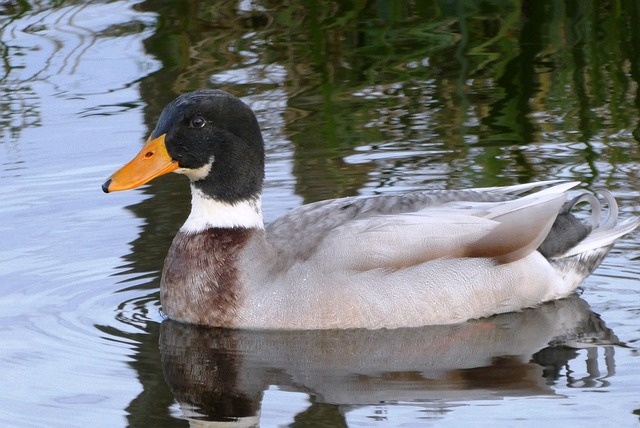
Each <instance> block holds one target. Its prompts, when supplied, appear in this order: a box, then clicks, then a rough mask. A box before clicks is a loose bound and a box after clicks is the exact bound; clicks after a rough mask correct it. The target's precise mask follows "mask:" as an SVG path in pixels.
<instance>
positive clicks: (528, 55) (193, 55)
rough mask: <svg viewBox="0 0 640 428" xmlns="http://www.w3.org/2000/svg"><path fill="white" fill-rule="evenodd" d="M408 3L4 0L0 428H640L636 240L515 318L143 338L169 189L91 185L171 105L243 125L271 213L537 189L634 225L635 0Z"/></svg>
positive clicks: (178, 217) (167, 223) (178, 190)
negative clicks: (234, 424) (414, 195)
mask: <svg viewBox="0 0 640 428" xmlns="http://www.w3.org/2000/svg"><path fill="white" fill-rule="evenodd" d="M418 3H419V5H406V4H404V3H403V2H398V3H395V2H386V1H378V2H374V3H370V4H367V5H366V6H360V5H359V4H353V5H349V4H342V3H332V2H328V1H309V2H306V3H304V4H297V3H296V4H287V3H285V4H282V5H281V4H278V3H277V2H262V1H226V2H215V3H214V2H211V3H208V2H160V1H145V2H126V1H105V2H100V1H98V2H96V1H92V2H81V1H64V2H46V1H42V2H40V1H31V2H13V1H5V2H2V3H0V36H1V38H0V47H1V48H2V50H1V52H2V62H1V65H0V67H1V68H0V92H1V96H0V100H1V101H0V104H1V105H2V116H1V119H0V124H1V125H2V132H1V133H0V200H1V201H2V204H0V233H1V236H2V239H1V240H0V343H1V346H0V361H1V364H2V370H1V373H2V374H1V375H0V397H2V402H3V404H2V406H0V421H1V422H2V425H3V426H19V427H32V426H47V427H50V426H65V427H69V426H87V425H88V426H105V427H107V426H108V427H111V426H187V425H188V422H187V420H186V419H184V417H185V416H194V417H195V416H197V415H198V414H202V413H206V414H209V415H213V416H215V417H216V418H218V419H224V420H234V419H238V418H239V420H240V421H241V422H247V423H253V422H256V421H257V422H258V423H260V425H261V426H281V425H293V426H301V425H308V426H316V425H320V424H325V425H327V426H424V425H427V426H429V425H432V424H437V425H444V426H460V425H462V424H464V425H469V424H471V425H495V424H501V425H513V424H516V423H517V424H519V425H524V426H527V425H528V426H534V425H539V424H541V423H544V424H549V425H563V426H579V425H584V424H585V423H591V424H604V423H607V424H611V425H617V426H635V425H637V424H638V418H639V415H640V399H639V398H638V391H639V390H640V375H639V374H638V370H637V366H638V360H637V358H638V350H637V345H638V341H639V340H640V323H639V322H638V315H640V294H639V290H640V288H639V286H640V283H639V282H640V281H638V278H640V252H639V250H638V248H640V247H639V244H640V234H639V233H638V232H635V233H633V234H631V235H629V236H627V237H625V238H624V239H622V240H621V242H620V243H619V244H618V245H617V246H616V247H615V248H614V250H613V251H612V253H611V255H610V256H609V257H608V258H607V259H606V261H605V262H604V264H603V265H602V266H601V267H600V268H599V269H598V270H597V271H596V273H595V274H594V275H593V276H592V277H591V278H589V280H588V281H587V282H586V283H585V285H584V287H583V289H582V294H581V296H574V297H572V298H571V299H568V300H564V301H561V302H556V303H551V304H549V305H545V306H543V307H541V308H538V309H535V310H527V311H524V312H523V313H521V314H506V315H504V316H500V317H495V318H492V319H489V320H479V321H475V322H470V323H466V324H463V325H458V326H445V327H437V328H423V329H413V330H411V329H410V330H402V331H397V332H385V331H381V332H366V331H365V332H358V331H355V332H320V333H317V332H316V333H309V332H303V333H250V332H230V331H225V330H202V329H198V328H188V327H184V326H179V325H175V324H173V323H170V322H165V323H162V317H161V316H160V312H159V309H160V305H159V297H158V276H159V270H160V269H161V267H162V262H163V258H164V255H165V254H166V250H167V248H168V246H169V244H170V242H171V239H172V237H173V235H174V234H175V232H176V230H177V228H178V227H179V226H180V225H181V223H182V221H184V219H185V217H186V214H187V211H188V206H189V196H188V194H187V191H186V190H187V186H186V183H185V182H184V180H183V179H181V177H173V176H172V177H166V178H162V179H159V180H157V181H156V182H154V183H152V184H151V185H149V186H147V187H145V188H143V189H140V190H136V191H131V192H123V193H118V194H113V195H108V196H107V195H104V194H103V193H102V192H101V190H100V185H101V183H102V181H103V180H104V179H105V178H106V177H108V176H109V175H110V174H111V173H112V172H113V171H114V170H115V169H117V168H118V167H119V166H121V165H122V164H123V162H125V161H127V160H128V159H129V158H130V157H131V155H133V154H134V153H135V152H137V149H138V148H139V147H140V145H141V144H142V142H143V141H144V139H145V138H146V136H147V135H148V134H149V132H150V130H151V129H152V127H153V125H154V122H155V119H156V118H157V116H158V114H159V112H160V111H161V109H162V107H163V106H164V105H165V104H166V103H167V102H168V101H169V100H171V99H172V98H174V97H175V96H176V95H177V94H179V93H182V92H184V91H186V90H191V89H195V88H200V87H220V88H224V89H227V90H229V91H231V92H233V93H235V94H237V95H239V96H242V97H243V99H244V100H245V101H247V102H248V103H249V104H251V106H252V107H253V108H254V110H255V111H256V113H257V116H258V119H259V121H260V123H261V126H262V128H263V131H264V136H265V140H266V141H267V155H268V164H267V183H266V191H265V196H264V203H265V207H264V211H265V217H266V220H267V221H269V220H272V219H274V218H276V217H277V216H278V215H280V214H282V213H283V212H285V211H286V210H287V209H289V208H291V207H295V206H298V205H300V204H301V203H308V202H312V201H315V200H320V199H324V198H333V197H338V196H346V195H356V194H361V195H370V194H382V193H391V192H399V191H405V190H410V189H421V188H463V187H471V186H489V185H506V184H512V183H517V182H525V181H531V180H542V179H548V178H564V179H572V180H573V179H575V180H580V181H582V182H583V183H585V184H584V186H585V187H587V188H591V189H597V188H598V187H601V186H606V187H608V188H610V189H611V190H612V191H613V192H614V193H615V194H616V196H617V197H618V198H619V200H620V203H621V210H622V212H623V214H625V215H631V214H633V213H637V210H638V209H637V207H638V206H640V196H639V194H638V188H639V181H640V180H639V178H638V165H639V162H640V148H639V144H638V141H639V138H640V131H639V124H638V117H639V115H638V106H639V105H640V103H639V102H638V82H639V81H640V71H639V70H640V69H639V68H638V66H639V64H640V56H639V54H638V51H637V49H636V48H635V47H636V46H639V45H640V31H639V30H638V27H637V22H638V19H639V18H640V16H639V14H640V11H639V6H638V5H637V4H636V2H635V1H618V2H613V1H611V2H607V1H604V2H602V1H600V2H595V1H594V2H576V3H571V4H568V5H565V4H564V2H561V1H551V0H548V1H544V2H527V3H521V2H519V1H511V2H491V1H483V2H481V1H478V2H452V1H440V2H436V1H427V2H418ZM187 344H189V346H187ZM188 402H190V403H197V404H198V405H196V406H193V405H188V404H187V403H188Z"/></svg>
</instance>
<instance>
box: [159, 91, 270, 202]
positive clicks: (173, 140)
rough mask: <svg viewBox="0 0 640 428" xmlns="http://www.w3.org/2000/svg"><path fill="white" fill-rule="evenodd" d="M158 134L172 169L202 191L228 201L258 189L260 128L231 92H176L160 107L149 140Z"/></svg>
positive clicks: (261, 177)
mask: <svg viewBox="0 0 640 428" xmlns="http://www.w3.org/2000/svg"><path fill="white" fill-rule="evenodd" d="M163 134H165V144H166V148H167V152H168V154H169V156H170V157H171V159H173V160H174V161H177V162H178V167H179V169H178V170H177V171H176V172H182V173H185V174H186V175H188V176H190V177H191V178H192V180H193V183H194V185H195V186H196V187H197V188H198V189H200V190H201V191H202V192H204V193H205V194H206V195H208V196H210V197H214V198H216V199H219V200H222V201H226V202H234V201H238V200H242V199H248V198H250V197H252V196H257V195H258V194H259V193H260V192H261V191H262V185H263V181H264V142H263V140H262V133H261V132H260V127H259V126H258V122H257V120H256V117H255V115H254V114H253V112H252V111H251V109H250V108H249V107H248V106H247V105H246V104H245V103H243V102H242V101H240V100H239V99H238V98H236V97H234V96H233V95H231V94H229V93H227V92H224V91H221V90H211V89H203V90H198V91H195V92H189V93H186V94H184V95H181V96H179V97H178V98H176V99H175V100H173V101H172V102H171V103H170V104H169V105H167V106H166V107H165V109H164V110H163V111H162V114H161V115H160V118H159V119H158V124H157V125H156V127H155V129H154V130H153V133H152V134H151V139H155V138H158V137H160V136H161V135H163ZM209 165H211V169H210V171H208V174H205V173H206V172H207V168H208V166H209ZM196 170H197V171H196ZM203 171H204V172H205V173H203ZM194 177H195V178H194Z"/></svg>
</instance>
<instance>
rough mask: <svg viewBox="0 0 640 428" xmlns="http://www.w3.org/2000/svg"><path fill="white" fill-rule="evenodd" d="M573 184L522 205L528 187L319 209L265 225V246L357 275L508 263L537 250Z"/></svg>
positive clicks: (348, 202)
mask: <svg viewBox="0 0 640 428" xmlns="http://www.w3.org/2000/svg"><path fill="white" fill-rule="evenodd" d="M542 184H545V183H542ZM575 184H576V183H564V184H560V185H556V186H553V187H550V188H547V189H544V190H543V191H540V192H537V193H533V194H531V195H527V196H525V197H521V198H518V197H517V195H518V194H520V193H522V192H524V191H526V190H530V189H531V188H533V187H535V185H527V186H526V189H524V188H523V187H525V186H522V185H518V186H511V187H505V188H491V189H472V190H464V191H431V192H415V193H409V194H406V195H402V196H378V197H371V198H344V199H336V200H332V201H323V202H319V203H316V204H310V205H306V206H302V207H300V208H297V209H295V210H292V211H291V212H289V213H288V214H287V215H285V216H283V217H281V218H280V219H278V220H277V221H276V222H274V223H272V224H271V225H269V226H268V227H267V239H268V240H269V242H270V243H271V245H273V246H274V247H275V248H276V249H277V250H278V251H279V252H280V254H281V256H282V258H285V259H288V260H290V261H291V262H294V261H300V260H309V259H315V260H316V263H318V264H331V265H333V266H335V267H340V268H346V269H356V270H367V269H372V268H379V267H386V268H399V267H402V266H408V265H412V264H416V263H421V262H424V261H427V260H432V259H435V258H439V257H492V258H495V259H496V260H498V261H501V262H508V261H512V260H517V259H518V258H520V257H524V256H525V255H527V254H529V253H530V252H532V251H534V250H535V249H536V248H537V247H538V246H539V245H540V243H541V242H542V241H543V240H544V238H545V237H546V235H547V233H548V231H549V229H550V228H551V225H552V224H553V221H554V220H555V218H556V216H557V214H558V212H559V210H560V208H561V206H562V204H563V203H564V201H565V199H566V194H565V191H566V190H567V188H569V187H573V186H574V185H575ZM538 185H540V184H538ZM326 267H327V268H330V266H326Z"/></svg>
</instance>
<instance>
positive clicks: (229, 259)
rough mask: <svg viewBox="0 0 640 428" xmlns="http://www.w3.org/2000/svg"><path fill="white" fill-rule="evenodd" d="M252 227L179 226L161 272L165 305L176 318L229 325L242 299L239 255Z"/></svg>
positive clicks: (166, 311)
mask: <svg viewBox="0 0 640 428" xmlns="http://www.w3.org/2000/svg"><path fill="white" fill-rule="evenodd" d="M253 232H255V230H254V229H246V228H233V229H227V228H212V229H207V230H205V231H203V232H199V233H196V234H186V233H183V232H179V233H178V235H176V237H175V238H174V240H173V244H172V245H171V248H170V249H169V254H168V255H167V258H166V260H165V263H164V269H163V272H162V281H161V284H160V300H161V303H162V309H163V311H164V312H165V313H166V314H167V315H168V316H169V317H170V318H172V319H175V320H178V321H183V322H188V323H192V324H201V325H210V326H220V327H233V324H234V318H235V313H236V309H237V308H238V306H239V305H240V303H241V302H240V300H241V296H240V288H241V284H240V280H239V271H238V257H239V254H240V253H241V251H242V249H243V248H244V247H245V246H246V244H247V242H248V241H249V238H250V237H251V236H252V234H253Z"/></svg>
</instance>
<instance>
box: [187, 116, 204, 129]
mask: <svg viewBox="0 0 640 428" xmlns="http://www.w3.org/2000/svg"><path fill="white" fill-rule="evenodd" d="M206 124H207V121H206V120H204V118H203V117H202V116H196V117H194V118H193V119H191V127H192V128H203V127H204V126H205V125H206Z"/></svg>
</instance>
